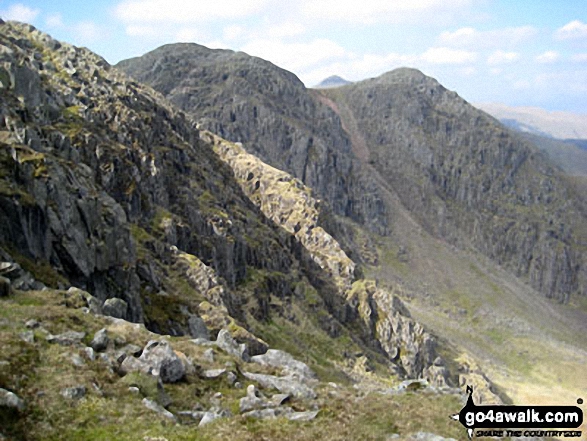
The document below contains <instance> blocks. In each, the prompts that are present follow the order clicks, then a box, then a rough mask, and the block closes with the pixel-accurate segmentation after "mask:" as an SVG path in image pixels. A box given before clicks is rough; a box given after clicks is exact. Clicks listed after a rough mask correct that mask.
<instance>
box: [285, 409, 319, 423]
mask: <svg viewBox="0 0 587 441" xmlns="http://www.w3.org/2000/svg"><path fill="white" fill-rule="evenodd" d="M318 412H320V411H319V410H310V411H307V412H292V413H287V414H285V417H286V418H287V419H288V420H290V421H312V420H313V419H314V418H316V416H317V415H318Z"/></svg>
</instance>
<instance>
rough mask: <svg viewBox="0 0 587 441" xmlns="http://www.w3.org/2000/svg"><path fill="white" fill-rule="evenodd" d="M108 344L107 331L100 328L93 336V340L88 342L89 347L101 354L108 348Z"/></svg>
mask: <svg viewBox="0 0 587 441" xmlns="http://www.w3.org/2000/svg"><path fill="white" fill-rule="evenodd" d="M108 343H110V338H109V337H108V331H107V330H106V328H102V329H100V330H99V331H98V332H96V333H95V334H94V338H93V339H92V341H91V342H90V347H91V348H92V349H93V350H94V351H96V352H102V351H105V350H106V348H108Z"/></svg>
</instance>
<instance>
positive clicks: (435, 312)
mask: <svg viewBox="0 0 587 441" xmlns="http://www.w3.org/2000/svg"><path fill="white" fill-rule="evenodd" d="M181 47H183V46H180V48H181ZM198 48H199V49H198V53H195V51H194V54H192V56H193V60H190V61H186V60H182V61H181V62H182V63H188V64H190V63H191V64H193V65H198V63H200V62H203V63H204V64H206V63H208V62H210V63H212V61H211V60H210V58H207V56H206V55H202V54H206V53H208V52H209V50H208V52H207V51H206V50H204V49H202V48H201V47H198ZM176 50H178V48H177V47H176V46H175V45H169V46H165V47H163V48H160V49H158V50H155V51H153V52H150V53H149V54H146V55H145V58H144V59H143V58H138V59H133V60H127V61H125V62H122V63H120V65H119V67H121V68H123V69H124V70H126V71H127V72H129V73H130V74H131V75H133V76H135V77H137V78H141V79H142V80H144V81H146V82H148V83H149V84H151V85H154V86H155V87H156V88H159V90H161V91H163V92H164V91H165V90H169V89H174V90H176V91H177V93H180V92H181V93H184V94H185V95H186V96H191V95H192V94H194V95H198V96H201V97H202V99H201V101H200V104H199V105H198V106H195V107H191V106H189V105H183V106H182V108H183V110H184V111H186V112H187V113H189V114H190V115H192V116H193V118H194V119H195V120H197V121H199V123H200V124H201V126H203V127H207V128H210V127H222V129H223V136H224V137H226V138H228V139H231V140H234V141H239V142H242V143H243V147H244V148H245V149H246V150H247V151H249V152H257V151H265V150H274V151H275V152H276V153H275V154H277V153H278V154H279V155H280V157H279V158H278V159H271V154H268V155H267V156H265V159H267V161H268V162H269V163H270V164H271V165H273V166H276V167H284V166H285V170H287V171H289V172H290V173H293V174H295V170H294V169H292V168H291V164H290V165H288V159H287V158H288V157H290V155H291V154H292V152H291V151H290V150H287V149H286V150H280V148H279V147H281V146H283V145H284V144H279V143H277V144H276V143H273V142H271V140H268V139H265V138H263V137H260V135H258V134H257V133H255V132H253V133H251V134H250V137H247V136H243V133H245V132H246V130H245V129H241V128H240V127H241V126H242V125H246V124H247V123H251V120H250V119H249V118H248V116H247V111H246V110H245V109H246V108H247V107H246V105H245V104H243V105H236V104H234V102H233V101H232V99H230V98H227V97H228V96H230V97H232V96H234V95H235V94H236V95H237V96H238V95H239V94H240V93H241V90H242V89H244V86H243V88H241V89H239V88H235V87H233V86H232V85H231V84H229V83H228V84H227V83H226V82H225V81H223V80H222V78H223V76H222V75H215V76H214V75H209V76H207V77H206V78H207V87H201V88H200V87H199V86H198V87H194V88H192V87H189V86H187V87H186V88H179V87H177V84H188V85H189V84H199V82H200V77H201V72H199V71H198V70H197V69H196V70H195V71H186V72H185V76H183V77H182V78H181V79H179V83H173V84H167V85H164V84H163V83H164V78H165V76H166V72H167V68H166V66H167V64H166V63H165V62H163V61H162V60H167V59H168V58H169V57H171V58H172V59H173V58H174V55H173V54H174V52H175V51H176ZM230 56H231V57H236V55H235V54H234V53H233V54H232V55H230ZM200 57H203V58H202V59H200ZM238 57H239V59H246V55H244V54H238ZM243 63H244V61H243ZM249 63H250V64H251V65H256V64H258V63H261V64H262V65H263V66H265V67H266V68H267V69H266V70H265V71H264V72H265V76H266V78H264V80H263V81H266V82H269V81H278V80H277V79H276V78H286V77H287V78H290V79H291V80H292V84H291V85H289V86H288V85H286V84H285V83H284V84H281V86H280V87H281V89H280V90H282V89H283V90H289V88H291V87H294V86H295V87H296V90H298V91H299V93H300V94H302V95H301V96H304V97H305V99H308V100H313V101H314V104H313V105H312V106H306V109H310V108H314V106H316V107H319V108H322V107H324V106H325V107H328V108H330V109H331V110H332V113H329V115H330V116H329V118H328V119H329V120H330V121H335V122H336V124H333V125H331V126H330V130H337V131H340V130H342V133H338V132H337V134H336V135H332V136H335V137H334V139H340V138H346V139H348V142H349V144H350V145H349V146H346V145H345V146H344V148H343V147H342V146H339V145H336V144H335V143H332V142H331V143H330V144H326V148H327V149H332V150H336V151H340V149H343V150H344V152H345V155H347V154H348V151H349V149H350V152H351V155H352V162H353V167H360V169H361V171H362V174H361V178H363V177H365V176H367V177H368V181H367V182H369V185H370V186H373V185H374V187H375V188H376V189H377V195H378V196H377V197H378V200H379V204H380V205H381V206H382V207H383V209H382V210H381V211H380V212H381V216H382V217H384V218H385V221H386V228H385V231H384V234H381V232H378V231H377V228H372V227H370V228H367V229H365V228H363V225H364V223H361V222H360V221H358V220H360V219H361V218H369V216H367V215H363V216H362V215H361V214H359V215H358V216H355V217H354V219H351V218H349V217H346V216H344V213H345V212H344V210H343V211H340V210H338V211H335V215H334V216H331V215H329V214H327V215H325V216H322V218H321V219H320V220H319V221H320V222H321V226H322V227H323V228H324V229H325V230H326V231H328V232H329V233H330V234H331V235H332V236H333V237H334V238H337V239H338V240H339V242H340V243H341V245H342V247H343V249H345V251H347V254H348V255H349V256H351V255H352V253H351V251H352V252H353V253H355V255H356V254H359V255H360V256H361V259H360V261H359V260H355V261H357V263H359V265H358V267H357V268H358V271H359V272H361V273H362V274H364V275H366V276H368V277H371V278H374V279H377V280H378V281H379V285H380V286H383V287H386V288H387V289H389V290H392V291H393V292H396V293H398V295H399V296H400V297H402V298H403V299H405V300H406V302H407V303H408V307H409V308H410V310H411V312H412V314H413V315H414V316H415V317H417V318H418V319H419V320H420V321H421V322H422V323H424V324H425V326H427V327H430V328H431V329H433V330H434V332H435V333H436V334H437V335H439V336H440V340H439V342H440V344H439V349H440V351H441V352H442V353H444V354H446V355H447V356H448V358H452V359H455V358H458V354H459V353H462V351H463V350H465V351H466V352H468V353H469V354H472V355H473V356H474V358H476V359H477V361H478V362H479V364H480V365H481V366H482V368H483V369H484V370H486V371H487V372H490V377H491V379H492V380H494V381H495V382H496V383H497V384H498V386H500V387H501V388H502V391H505V392H506V393H507V394H508V395H509V396H510V397H512V399H513V400H515V401H519V402H521V401H523V400H525V401H527V400H533V401H538V402H544V399H545V398H544V397H546V396H552V390H553V389H556V391H557V396H559V397H561V398H560V402H561V403H562V402H565V400H567V401H568V400H572V399H574V398H573V397H574V396H575V395H576V394H577V393H579V390H581V387H584V382H582V381H575V380H577V379H578V378H581V375H580V369H581V367H580V366H581V365H582V364H583V363H584V362H585V360H586V358H585V350H586V349H587V341H586V340H585V339H584V338H583V337H582V336H583V335H584V334H585V331H586V329H585V323H587V319H586V309H585V302H584V299H585V296H584V294H585V280H586V277H585V267H584V263H583V262H584V258H585V257H584V256H585V255H584V252H585V232H586V231H587V230H586V229H585V214H586V212H585V211H584V207H585V201H584V198H583V197H582V190H581V188H582V185H584V183H582V181H580V180H569V179H568V177H567V176H563V175H562V174H561V173H560V170H559V169H558V168H557V167H556V165H554V164H553V163H551V162H549V160H548V158H546V157H544V155H542V154H541V153H540V152H539V151H538V150H537V148H536V147H535V146H534V145H532V144H531V143H529V142H527V141H525V140H524V139H522V138H520V137H519V136H518V135H517V134H516V133H514V132H512V131H510V130H508V129H507V128H506V127H504V126H502V125H501V124H500V123H499V122H498V121H497V120H495V119H494V118H491V117H490V116H488V115H487V114H485V113H483V112H481V111H479V110H477V109H475V108H474V107H472V106H470V105H469V104H468V103H466V102H465V101H464V100H462V99H461V98H460V97H458V95H457V94H456V93H454V92H451V91H447V90H446V89H444V88H443V87H442V86H441V85H440V84H438V82H436V81H435V80H433V79H432V78H428V77H426V76H424V75H423V74H421V73H420V72H418V71H416V70H412V69H399V70H397V71H393V72H390V73H388V74H385V75H383V76H381V77H379V78H376V79H372V80H367V81H363V82H359V83H354V84H352V85H346V86H342V87H339V88H335V89H325V90H306V91H305V92H304V90H303V89H302V88H301V87H300V84H299V82H298V81H297V79H296V78H292V77H291V76H287V74H285V73H284V72H283V71H282V70H281V69H279V68H277V67H275V66H273V65H271V64H270V63H262V62H260V61H259V60H258V59H254V58H249ZM153 64H156V65H157V66H158V68H157V70H156V71H155V70H154V69H151V66H152V65H153ZM214 69H218V70H220V71H222V69H227V70H228V71H231V69H233V68H232V67H231V66H229V65H224V64H223V63H219V65H218V66H216V67H214V68H211V70H210V72H213V71H214ZM207 72H208V70H207ZM239 72H241V75H242V76H243V77H244V80H243V81H248V80H247V78H249V76H253V74H252V73H251V72H250V71H248V70H247V71H245V70H242V69H241V70H240V71H239ZM250 81H251V83H252V79H251V80H250ZM246 90H247V94H248V98H247V99H248V101H249V102H255V103H258V102H267V104H266V105H267V106H270V105H271V104H270V103H271V102H272V100H273V99H274V98H275V97H273V93H274V92H273V90H271V89H270V91H267V89H266V88H265V89H261V90H258V89H253V88H252V87H247V88H246ZM204 91H205V92H204ZM174 93H176V92H171V93H170V95H169V96H172V95H173V94H174ZM203 94H206V95H203ZM280 96H281V95H278V96H277V102H278V103H279V109H280V110H279V112H281V113H282V114H283V113H290V112H293V109H296V112H297V113H296V115H297V116H296V118H297V120H298V121H306V124H307V125H308V126H311V124H312V121H315V120H314V119H313V114H312V113H311V112H305V110H304V108H301V109H300V108H299V107H298V106H297V103H298V102H299V100H294V101H293V102H292V101H285V100H282V99H280ZM206 102H209V103H213V104H210V105H209V106H206V105H205V104H203V103H206ZM243 106H244V107H243ZM217 108H222V109H224V110H223V113H219V112H216V113H214V111H213V110H212V109H217ZM231 113H232V114H234V116H230V115H231ZM212 114H216V117H214V118H212V117H211V115H212ZM238 121H240V123H237V122H238ZM337 121H340V122H337ZM274 122H275V120H271V123H274ZM252 127H255V126H254V123H253V126H252ZM277 127H278V128H279V127H281V128H283V127H282V126H279V124H277ZM275 130H278V129H277V128H276V129H275ZM287 133H288V132H287V131H285V132H280V134H276V135H275V136H276V139H282V138H283V137H284V136H287ZM324 139H327V138H324ZM260 143H263V145H261V146H260V145H259V144H260ZM285 145H287V144H285ZM301 148H302V150H303V148H304V147H303V146H302V147H301ZM306 148H307V146H306ZM307 150H308V151H311V150H310V149H307ZM313 159H314V160H315V161H318V162H320V161H321V160H320V157H313ZM357 163H358V164H357ZM288 167H289V168H288ZM296 176H298V177H299V178H300V179H302V180H303V181H304V182H305V183H306V184H307V183H308V181H307V177H304V175H303V174H298V175H296ZM329 185H336V181H330V184H329ZM334 193H336V190H335V191H334ZM328 194H332V192H330V193H326V194H324V193H323V194H321V197H324V198H325V201H324V205H325V206H328V205H332V206H336V204H337V200H331V199H329V197H331V196H328ZM348 238H351V239H352V240H348ZM561 323H564V324H565V325H564V326H561ZM506 342H507V344H506ZM528 348H532V350H531V351H530V350H528ZM553 354H556V355H554V356H553ZM561 359H564V360H567V361H568V362H565V367H564V369H563V368H562V366H561V365H560V364H559V363H558V362H557V361H556V360H561ZM563 371H566V372H573V373H574V374H571V376H570V377H569V376H568V375H567V374H562V372H563ZM561 375H562V376H565V378H569V380H568V381H563V382H562V383H561V382H560V381H558V379H559V378H561Z"/></svg>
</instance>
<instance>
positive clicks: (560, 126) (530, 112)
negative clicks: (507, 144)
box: [475, 103, 587, 139]
mask: <svg viewBox="0 0 587 441" xmlns="http://www.w3.org/2000/svg"><path fill="white" fill-rule="evenodd" d="M475 106H476V107H478V108H480V109H481V110H484V111H485V112H487V113H489V114H490V115H492V116H494V117H495V118H497V119H499V120H501V122H503V123H504V124H506V125H507V126H510V127H513V128H515V129H517V130H520V131H522V132H528V133H532V134H535V135H541V136H550V137H552V138H558V139H587V115H583V114H578V113H572V112H550V111H548V110H545V109H541V108H539V107H513V106H507V105H505V104H500V103H477V104H475Z"/></svg>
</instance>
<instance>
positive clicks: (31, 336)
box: [19, 331, 35, 344]
mask: <svg viewBox="0 0 587 441" xmlns="http://www.w3.org/2000/svg"><path fill="white" fill-rule="evenodd" d="M19 337H20V339H21V340H22V341H24V342H25V343H31V344H32V343H34V342H35V333H34V332H33V331H25V332H21V333H20V334H19Z"/></svg>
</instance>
